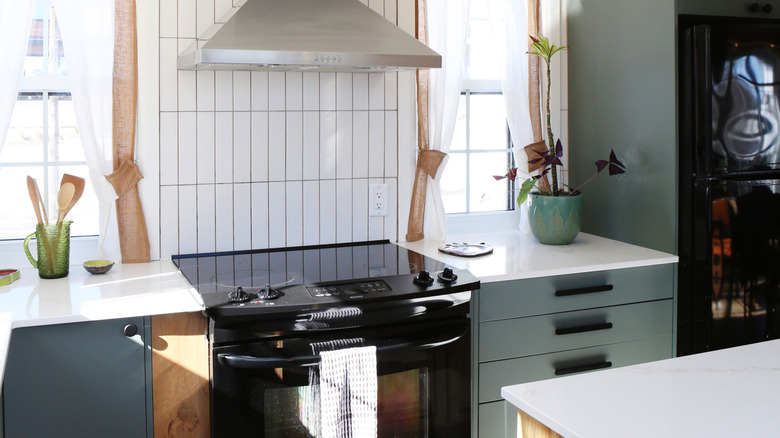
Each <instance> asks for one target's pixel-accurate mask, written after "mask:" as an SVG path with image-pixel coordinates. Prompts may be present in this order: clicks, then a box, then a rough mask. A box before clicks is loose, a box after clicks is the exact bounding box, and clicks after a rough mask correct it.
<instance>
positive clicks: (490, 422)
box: [477, 401, 516, 438]
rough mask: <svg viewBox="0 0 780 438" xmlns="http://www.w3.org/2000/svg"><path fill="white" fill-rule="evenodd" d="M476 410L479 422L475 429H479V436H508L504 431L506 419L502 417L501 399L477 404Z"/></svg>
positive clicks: (490, 437)
mask: <svg viewBox="0 0 780 438" xmlns="http://www.w3.org/2000/svg"><path fill="white" fill-rule="evenodd" d="M515 410H516V408H515ZM478 412H479V414H478V415H479V420H478V421H479V423H478V426H477V427H478V429H477V430H478V431H479V435H478V436H479V438H504V437H505V436H508V435H506V432H505V431H504V426H505V422H506V419H505V418H504V402H503V401H496V402H493V403H485V404H483V405H479V411H478ZM510 436H516V435H510Z"/></svg>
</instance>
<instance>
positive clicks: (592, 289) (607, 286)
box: [555, 284, 613, 297]
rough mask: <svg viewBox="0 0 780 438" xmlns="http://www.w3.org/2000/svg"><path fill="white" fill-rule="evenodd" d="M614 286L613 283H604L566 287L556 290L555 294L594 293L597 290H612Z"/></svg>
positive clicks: (562, 295) (563, 295) (558, 295)
mask: <svg viewBox="0 0 780 438" xmlns="http://www.w3.org/2000/svg"><path fill="white" fill-rule="evenodd" d="M612 289H613V287H612V285H611V284H604V285H601V286H590V287H578V288H574V289H564V290H556V291H555V296H556V297H568V296H570V295H582V294H592V293H596V292H607V291H610V290H612Z"/></svg>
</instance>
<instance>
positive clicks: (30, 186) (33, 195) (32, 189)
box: [27, 175, 43, 225]
mask: <svg viewBox="0 0 780 438" xmlns="http://www.w3.org/2000/svg"><path fill="white" fill-rule="evenodd" d="M37 187H38V185H37V184H36V183H35V180H34V179H33V177H31V176H30V175H27V192H28V193H29V194H30V201H32V204H33V209H34V210H35V216H36V217H37V218H38V225H43V219H41V202H40V200H39V198H38V193H37V190H36V188H37Z"/></svg>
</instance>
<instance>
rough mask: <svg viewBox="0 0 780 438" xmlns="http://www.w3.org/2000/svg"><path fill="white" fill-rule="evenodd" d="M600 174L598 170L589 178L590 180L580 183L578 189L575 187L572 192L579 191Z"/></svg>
mask: <svg viewBox="0 0 780 438" xmlns="http://www.w3.org/2000/svg"><path fill="white" fill-rule="evenodd" d="M598 174H599V173H598V172H596V173H594V174H593V176H592V177H590V178H588V180H587V181H585V182H584V183H582V184H580V185H579V186H578V187H577V188H576V189H574V190H573V191H572V192H571V193H577V191H578V190H579V189H581V188H583V187H584V186H585V184H587V183H589V182H591V181H592V180H593V178H595V177H597V176H598Z"/></svg>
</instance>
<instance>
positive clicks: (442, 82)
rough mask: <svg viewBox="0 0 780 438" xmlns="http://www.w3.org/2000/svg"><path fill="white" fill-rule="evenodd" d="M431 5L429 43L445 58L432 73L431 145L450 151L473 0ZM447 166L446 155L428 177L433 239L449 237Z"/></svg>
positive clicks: (427, 228)
mask: <svg viewBox="0 0 780 438" xmlns="http://www.w3.org/2000/svg"><path fill="white" fill-rule="evenodd" d="M427 7H428V10H427V17H428V46H429V47H430V48H431V49H433V50H435V51H436V52H438V53H439V54H440V55H441V57H442V68H440V69H431V70H429V73H428V74H429V77H430V80H429V87H428V90H429V96H430V102H429V111H430V113H429V114H430V115H429V120H430V126H429V127H428V130H429V136H430V148H431V149H436V150H440V151H442V152H444V153H447V151H449V150H450V143H451V142H452V135H453V132H454V130H455V120H456V116H457V113H458V103H459V101H460V93H461V86H462V83H463V62H464V59H465V56H466V36H467V34H468V18H469V0H428V1H427ZM446 165H447V159H446V158H445V160H444V161H443V162H442V164H441V166H439V170H438V172H437V174H436V178H435V179H433V180H430V179H429V180H428V185H427V193H426V200H427V201H426V203H425V225H424V227H423V230H424V232H425V236H426V237H427V238H429V239H435V240H445V239H446V237H447V214H446V212H445V211H444V203H443V202H442V199H441V187H440V186H439V180H440V179H441V174H442V172H443V171H444V167H445V166H446Z"/></svg>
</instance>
